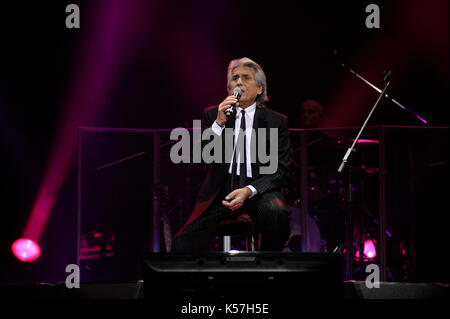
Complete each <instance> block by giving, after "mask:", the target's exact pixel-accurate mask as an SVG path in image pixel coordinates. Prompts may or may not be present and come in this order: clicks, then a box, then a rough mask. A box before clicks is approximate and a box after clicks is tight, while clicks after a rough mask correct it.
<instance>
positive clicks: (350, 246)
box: [338, 71, 391, 280]
mask: <svg viewBox="0 0 450 319" xmlns="http://www.w3.org/2000/svg"><path fill="white" fill-rule="evenodd" d="M390 76H391V71H387V72H386V71H385V72H384V74H383V81H384V82H385V85H384V88H383V91H382V92H381V94H380V95H379V96H378V99H377V101H376V102H375V104H374V106H373V107H372V110H370V113H369V115H368V116H367V118H366V120H365V121H364V124H363V125H362V126H361V128H360V130H359V132H358V135H357V136H356V138H355V140H354V141H353V144H352V146H350V147H349V148H348V149H347V152H346V153H345V155H344V157H343V159H342V162H341V165H340V166H339V168H338V173H340V174H341V173H342V171H343V170H344V167H345V164H347V162H348V161H349V157H350V155H351V154H352V152H354V151H355V150H354V148H355V145H356V143H358V140H359V138H360V136H361V134H362V132H363V131H364V129H365V128H366V126H367V122H369V119H370V117H371V116H372V113H373V112H374V111H375V109H376V107H377V105H378V103H379V102H380V100H381V98H382V97H383V96H385V94H386V93H385V92H386V90H387V88H388V86H389V85H390ZM347 173H348V189H347V204H348V208H347V209H348V217H347V218H348V221H347V227H348V230H347V233H348V254H349V255H348V256H349V257H348V271H349V279H350V280H352V279H353V265H352V264H353V259H352V258H353V221H352V205H353V195H352V192H353V185H352V169H351V165H348V169H347ZM360 257H361V258H362V256H361V253H360Z"/></svg>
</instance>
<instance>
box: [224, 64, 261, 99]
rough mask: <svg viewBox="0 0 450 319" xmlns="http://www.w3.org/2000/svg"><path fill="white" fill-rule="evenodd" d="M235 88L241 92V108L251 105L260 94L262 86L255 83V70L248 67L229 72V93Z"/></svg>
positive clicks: (240, 67)
mask: <svg viewBox="0 0 450 319" xmlns="http://www.w3.org/2000/svg"><path fill="white" fill-rule="evenodd" d="M235 87H239V88H240V89H241V90H242V96H241V98H240V99H239V104H240V106H241V107H243V108H245V107H247V106H250V105H252V104H253V103H254V102H255V99H256V97H257V96H258V95H259V94H261V92H262V86H259V85H258V84H257V83H256V78H255V70H254V69H253V68H251V67H248V66H238V67H236V68H234V69H233V71H231V82H230V92H233V89H234V88H235Z"/></svg>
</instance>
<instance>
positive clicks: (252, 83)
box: [174, 58, 290, 252]
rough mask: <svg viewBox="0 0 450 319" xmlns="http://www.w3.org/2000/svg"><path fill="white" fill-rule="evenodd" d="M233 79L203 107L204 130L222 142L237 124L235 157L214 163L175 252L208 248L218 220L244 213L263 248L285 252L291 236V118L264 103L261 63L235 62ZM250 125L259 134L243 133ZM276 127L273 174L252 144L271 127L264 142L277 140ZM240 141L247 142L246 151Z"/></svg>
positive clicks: (231, 68) (231, 67)
mask: <svg viewBox="0 0 450 319" xmlns="http://www.w3.org/2000/svg"><path fill="white" fill-rule="evenodd" d="M227 79H228V85H227V88H228V93H229V96H228V97H227V98H226V99H225V100H223V101H222V102H221V103H220V104H219V105H218V106H214V107H210V108H207V109H206V110H205V111H204V112H203V116H202V131H204V130H206V129H211V130H212V131H213V132H214V134H215V135H216V137H219V138H220V139H222V140H221V141H222V143H221V145H225V137H224V136H225V135H226V134H224V133H225V132H226V131H228V130H229V129H234V132H235V136H234V149H233V152H232V156H231V158H228V159H225V160H223V161H221V162H220V163H217V162H216V163H214V162H213V163H211V164H209V169H208V174H207V176H206V179H205V181H204V182H203V185H202V188H201V190H200V193H199V195H198V198H197V201H196V204H195V206H194V209H193V212H192V214H191V216H190V217H189V218H188V220H187V222H186V223H185V225H184V226H183V227H182V228H181V230H180V231H179V232H178V234H177V235H176V238H175V241H174V251H175V252H198V251H206V250H208V247H209V243H210V240H211V239H212V238H213V236H214V234H215V233H216V229H217V226H218V224H219V223H220V222H221V221H223V220H225V219H230V218H235V217H237V216H239V215H240V214H241V213H242V212H246V213H247V214H249V215H250V217H251V218H252V219H253V220H254V221H255V223H256V227H257V230H258V232H259V233H260V234H261V247H260V248H261V250H265V251H281V250H282V249H283V247H284V243H285V241H286V240H287V238H288V237H289V228H290V227H289V214H288V211H287V209H286V207H285V202H284V197H283V195H282V193H281V189H282V187H284V186H285V185H286V184H287V182H288V178H289V176H290V174H289V169H288V163H289V136H288V134H289V133H288V120H287V117H286V116H284V115H282V114H279V113H277V112H274V111H272V110H269V109H267V108H266V107H264V106H263V102H264V101H265V100H266V98H267V84H266V76H265V74H264V71H263V70H262V68H261V67H260V66H259V65H258V64H257V63H256V62H254V61H252V60H250V59H249V58H241V59H236V60H233V61H231V62H230V64H229V66H228V75H227ZM235 88H239V89H240V90H241V92H242V95H241V96H240V98H239V99H238V98H237V97H236V96H235V95H232V92H233V90H234V89H235ZM232 105H233V106H235V108H234V112H233V113H232V114H231V116H228V117H227V115H226V111H227V110H228V109H229V108H230V107H231V106H232ZM248 128H253V129H254V134H242V132H246V131H248V130H247V129H248ZM270 129H272V130H273V129H275V130H276V131H277V133H278V134H276V137H277V141H275V142H278V149H277V150H275V153H276V154H271V155H272V156H277V157H278V158H277V164H278V165H277V167H276V170H274V172H273V173H269V174H267V173H264V170H261V168H262V166H264V163H262V161H261V159H258V158H252V156H254V157H258V153H256V154H255V152H251V143H252V142H253V143H255V140H253V141H252V139H256V140H258V135H261V137H263V136H264V135H263V134H262V133H260V132H261V131H266V132H267V134H265V136H266V137H265V138H266V141H264V142H266V143H267V144H270V143H274V141H270V139H271V138H270V137H271V134H269V131H270ZM240 135H241V136H240ZM272 139H273V134H272ZM239 141H241V143H242V144H239ZM237 145H243V146H244V147H243V151H242V152H241V151H240V150H242V148H239V150H238V147H236V146H237ZM272 145H274V144H272ZM225 153H227V152H224V155H226V154H225ZM244 154H245V155H244Z"/></svg>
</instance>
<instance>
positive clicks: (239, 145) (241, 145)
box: [232, 110, 247, 189]
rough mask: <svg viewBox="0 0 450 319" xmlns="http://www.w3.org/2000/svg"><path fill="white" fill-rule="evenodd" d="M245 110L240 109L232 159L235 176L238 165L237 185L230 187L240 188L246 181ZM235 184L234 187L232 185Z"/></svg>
mask: <svg viewBox="0 0 450 319" xmlns="http://www.w3.org/2000/svg"><path fill="white" fill-rule="evenodd" d="M245 129H246V125H245V110H242V111H241V129H240V131H239V135H238V138H237V142H236V145H235V150H234V155H235V156H234V160H233V168H232V169H233V176H236V173H237V165H239V178H238V185H232V189H235V188H241V187H244V186H245V185H246V181H247V156H246V155H247V145H246V144H247V143H246V136H245ZM238 154H240V161H239V162H238ZM234 186H236V187H234Z"/></svg>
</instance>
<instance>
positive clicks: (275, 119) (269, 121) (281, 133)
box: [177, 106, 290, 235]
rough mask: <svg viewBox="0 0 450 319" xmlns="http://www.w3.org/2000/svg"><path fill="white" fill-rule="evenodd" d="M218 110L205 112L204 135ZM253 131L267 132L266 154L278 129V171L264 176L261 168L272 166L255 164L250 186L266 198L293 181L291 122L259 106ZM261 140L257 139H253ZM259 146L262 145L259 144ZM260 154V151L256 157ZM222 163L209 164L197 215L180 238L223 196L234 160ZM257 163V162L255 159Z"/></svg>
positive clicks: (231, 121)
mask: <svg viewBox="0 0 450 319" xmlns="http://www.w3.org/2000/svg"><path fill="white" fill-rule="evenodd" d="M217 111H218V106H213V107H210V108H207V109H205V110H204V112H203V116H202V132H203V131H204V130H205V129H208V128H210V127H211V126H212V124H213V123H214V121H215V120H216V118H217ZM234 125H235V117H234V116H232V117H231V118H230V119H229V120H228V121H227V122H226V124H225V128H234ZM253 128H254V129H255V131H256V135H258V128H265V129H266V152H269V150H270V140H269V138H270V134H269V133H270V128H277V129H278V168H277V170H276V172H275V173H274V174H260V172H259V168H260V166H261V165H269V163H266V164H262V163H260V162H259V160H258V159H256V163H252V179H253V181H252V182H251V183H250V185H252V186H253V187H255V189H256V190H257V193H258V194H262V193H265V192H268V191H271V190H281V188H282V187H283V186H286V185H287V183H288V179H289V177H290V171H289V168H288V163H289V132H288V119H287V117H286V116H284V115H283V114H280V113H277V112H275V111H273V110H270V109H268V108H266V107H264V106H257V107H256V110H255V116H254V119H253ZM221 138H222V156H225V142H224V140H225V130H224V131H223V132H222V135H221ZM253 138H257V136H255V137H253ZM209 142H210V141H202V146H204V145H206V144H207V143H209ZM256 144H258V143H256ZM257 153H258V150H257V152H256V154H257ZM222 159H223V160H222V161H221V163H211V164H208V165H209V168H208V173H207V175H206V178H205V180H204V182H203V185H202V187H201V189H200V192H199V195H198V197H197V201H196V203H195V206H194V209H193V212H192V214H191V216H190V217H189V218H188V220H187V222H186V223H185V225H184V226H183V227H182V229H181V230H180V231H179V232H178V234H177V235H179V234H180V233H182V232H183V230H184V228H185V227H186V226H187V225H189V224H190V223H192V222H193V221H194V220H196V219H197V218H198V217H199V216H200V215H201V214H203V213H204V212H205V211H206V210H207V209H208V208H209V207H210V206H211V204H212V203H213V202H214V200H215V199H216V197H217V195H218V194H219V192H220V190H221V188H222V186H223V184H224V183H225V181H226V179H227V174H228V169H229V166H230V163H229V161H230V159H227V161H228V162H225V159H224V158H222ZM252 160H253V159H252Z"/></svg>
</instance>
